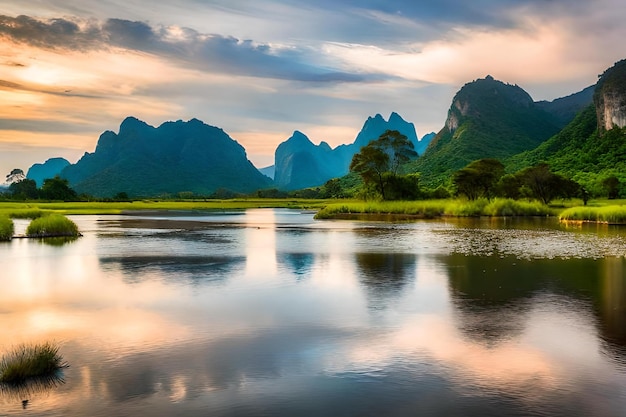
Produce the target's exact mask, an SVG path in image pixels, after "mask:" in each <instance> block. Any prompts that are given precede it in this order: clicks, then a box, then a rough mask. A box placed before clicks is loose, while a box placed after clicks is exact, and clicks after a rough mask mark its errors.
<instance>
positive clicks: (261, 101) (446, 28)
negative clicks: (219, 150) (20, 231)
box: [0, 0, 626, 180]
mask: <svg viewBox="0 0 626 417" xmlns="http://www.w3.org/2000/svg"><path fill="white" fill-rule="evenodd" d="M0 6H1V7H0V100H1V103H2V106H0V180H1V179H3V177H2V175H6V174H8V173H9V172H10V171H11V170H12V169H13V168H20V169H23V170H24V171H25V172H26V171H27V169H28V168H29V167H30V166H31V165H32V164H33V163H37V162H43V161H45V160H46V159H48V158H51V157H58V156H61V157H65V158H66V159H68V160H69V161H70V162H72V163H74V162H76V161H77V160H78V159H79V158H80V157H81V156H82V155H83V154H84V153H85V152H93V151H94V149H95V146H96V144H97V140H98V137H99V136H100V134H101V133H102V132H104V131H106V130H112V131H114V132H117V131H118V129H119V125H120V123H121V122H122V121H123V120H124V118H126V117H127V116H134V117H137V118H138V119H140V120H143V121H145V122H147V123H149V124H151V125H153V126H158V125H160V124H161V123H163V122H166V121H170V120H189V119H192V118H197V119H200V120H202V121H204V122H205V123H207V124H209V125H212V126H218V127H220V128H222V129H224V131H226V132H227V133H228V134H229V135H230V136H231V137H232V138H233V139H235V140H236V141H237V142H239V143H240V144H241V145H243V146H244V147H245V148H246V152H247V155H248V159H250V160H251V161H252V162H253V163H254V164H255V165H256V166H257V167H259V168H261V167H264V166H268V165H271V164H273V160H274V151H275V149H276V147H277V146H278V144H280V143H281V142H283V141H285V140H286V139H288V138H289V137H290V136H291V134H292V133H293V131H294V130H299V131H301V132H303V133H304V134H306V135H307V136H308V137H309V138H310V139H311V141H312V142H314V143H316V144H317V143H320V142H321V141H326V142H328V143H329V144H330V145H331V146H332V147H335V146H337V145H339V144H342V143H351V142H353V141H354V139H355V137H356V135H357V134H358V132H359V130H360V129H361V127H362V126H363V123H364V122H365V120H366V119H367V117H368V116H374V115H375V114H377V113H380V114H382V115H383V116H384V117H385V118H387V117H389V114H390V113H391V112H392V111H395V112H397V113H399V114H400V115H401V116H402V117H403V118H404V119H405V120H407V121H410V122H413V123H414V124H415V126H416V130H417V134H418V136H419V137H421V136H423V135H425V134H427V133H429V132H432V131H434V132H437V131H439V130H440V129H441V128H442V127H443V125H444V122H445V119H446V115H447V111H448V108H449V106H450V104H451V102H452V98H453V97H454V94H455V93H456V92H457V91H458V90H459V89H460V88H461V87H462V86H463V85H464V84H465V83H467V82H470V81H472V80H475V79H477V78H484V77H485V76H486V75H492V76H493V77H494V78H496V79H498V80H501V81H504V82H507V83H511V84H517V85H519V86H521V87H522V88H524V89H525V90H526V91H527V92H528V93H529V94H530V95H531V96H532V97H533V99H535V100H553V99H555V98H558V97H562V96H566V95H569V94H572V93H575V92H577V91H580V90H582V89H583V88H585V87H587V86H589V85H593V84H595V82H596V81H597V77H598V75H599V74H601V73H602V72H603V71H604V70H606V69H607V68H609V67H610V66H612V65H613V64H614V63H615V62H616V61H619V60H621V59H624V58H626V42H625V41H624V39H626V25H624V24H623V21H624V19H625V18H626V2H624V1H623V0H474V1H466V0H359V1H357V0H316V1H304V0H254V1H253V0H177V1H170V0H167V1H165V0H132V1H129V0H108V1H106V0H81V1H75V0H29V1H24V0H0Z"/></svg>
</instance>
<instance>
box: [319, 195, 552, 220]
mask: <svg viewBox="0 0 626 417" xmlns="http://www.w3.org/2000/svg"><path fill="white" fill-rule="evenodd" d="M361 214H386V215H398V216H412V217H415V218H426V219H432V218H436V217H441V216H454V217H477V216H547V215H553V214H555V213H554V210H553V209H551V208H550V207H548V206H546V205H544V204H541V203H539V202H528V201H518V200H511V199H494V200H491V201H490V200H487V199H484V198H483V199H477V200H473V201H468V200H460V199H459V200H425V201H374V202H353V203H338V204H330V205H328V206H326V207H325V208H323V209H322V210H320V211H319V212H318V213H317V215H316V216H315V218H316V219H332V218H342V217H350V216H356V215H361Z"/></svg>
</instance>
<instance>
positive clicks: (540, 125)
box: [410, 76, 560, 186]
mask: <svg viewBox="0 0 626 417" xmlns="http://www.w3.org/2000/svg"><path fill="white" fill-rule="evenodd" d="M559 126H560V122H559V120H558V117H557V116H555V115H554V114H551V113H549V112H547V111H545V110H544V109H542V107H541V105H537V104H536V103H534V102H533V100H532V98H531V97H530V95H529V94H528V93H527V92H526V91H524V90H523V89H522V88H520V87H518V86H517V85H511V84H505V83H503V82H500V81H497V80H494V79H493V77H491V76H487V77H486V78H482V79H478V80H476V81H473V82H470V83H468V84H465V85H464V86H463V87H462V88H461V89H460V90H459V92H457V93H456V95H455V96H454V99H453V100H452V105H451V106H450V110H449V111H448V118H447V119H446V122H445V126H444V127H443V129H441V130H440V131H439V133H437V136H436V137H435V138H434V139H433V140H432V142H431V143H430V145H429V146H428V148H427V149H426V152H425V153H424V155H423V156H422V157H421V158H418V159H417V160H415V161H413V162H412V163H410V170H411V171H415V172H420V173H421V178H422V182H423V183H424V184H427V185H431V186H434V185H437V184H441V183H443V182H445V181H447V180H448V179H449V178H451V176H452V174H453V172H454V171H456V170H458V169H461V168H463V167H464V166H466V165H467V164H469V163H470V162H472V161H474V160H477V159H481V158H497V159H504V158H507V157H509V156H511V155H515V154H517V153H520V152H523V151H525V150H529V149H533V148H535V147H537V146H538V145H539V144H540V143H542V142H543V141H545V140H546V139H548V138H549V137H551V136H552V135H554V134H555V133H557V132H558V131H559V130H560V128H559Z"/></svg>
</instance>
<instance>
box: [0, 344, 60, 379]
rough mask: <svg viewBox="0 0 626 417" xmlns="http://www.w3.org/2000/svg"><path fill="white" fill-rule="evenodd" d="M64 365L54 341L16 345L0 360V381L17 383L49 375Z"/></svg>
mask: <svg viewBox="0 0 626 417" xmlns="http://www.w3.org/2000/svg"><path fill="white" fill-rule="evenodd" d="M66 366H67V364H66V363H65V362H64V361H63V357H62V356H61V355H60V354H59V346H57V345H56V344H54V343H49V342H46V343H42V344H32V345H26V344H23V345H18V346H16V347H14V348H13V349H11V350H10V351H9V352H8V353H6V354H4V355H3V356H2V360H0V383H4V384H19V383H23V382H25V381H27V380H28V379H30V378H41V377H47V376H51V375H53V374H54V373H55V372H57V371H58V370H59V369H61V368H64V367H66Z"/></svg>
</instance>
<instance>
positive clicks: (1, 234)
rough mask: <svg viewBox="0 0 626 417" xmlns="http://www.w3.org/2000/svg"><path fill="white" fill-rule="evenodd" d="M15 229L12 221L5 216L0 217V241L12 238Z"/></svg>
mask: <svg viewBox="0 0 626 417" xmlns="http://www.w3.org/2000/svg"><path fill="white" fill-rule="evenodd" d="M14 231H15V227H14V225H13V220H11V219H10V218H8V217H7V216H2V215H0V241H9V240H11V238H12V237H13V232H14Z"/></svg>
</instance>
